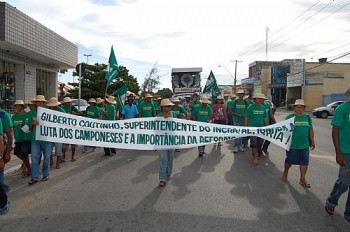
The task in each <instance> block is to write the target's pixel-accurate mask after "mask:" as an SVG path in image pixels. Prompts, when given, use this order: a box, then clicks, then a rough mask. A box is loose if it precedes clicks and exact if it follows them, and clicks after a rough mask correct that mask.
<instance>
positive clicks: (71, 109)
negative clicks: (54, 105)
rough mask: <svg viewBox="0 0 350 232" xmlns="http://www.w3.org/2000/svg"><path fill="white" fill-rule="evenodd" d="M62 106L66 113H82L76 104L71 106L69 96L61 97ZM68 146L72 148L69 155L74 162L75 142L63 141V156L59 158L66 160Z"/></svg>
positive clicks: (62, 160)
mask: <svg viewBox="0 0 350 232" xmlns="http://www.w3.org/2000/svg"><path fill="white" fill-rule="evenodd" d="M62 104H63V106H62V107H61V108H62V109H63V110H64V111H65V112H66V113H67V114H73V115H83V113H82V112H81V111H80V110H79V109H78V108H77V107H76V106H72V99H70V97H65V98H64V99H63V102H62ZM69 146H70V147H71V150H72V156H71V161H72V162H75V161H77V160H76V159H75V150H76V148H77V147H78V145H76V144H67V143H64V144H63V145H62V152H63V156H62V159H61V162H65V161H66V153H67V151H68V148H69Z"/></svg>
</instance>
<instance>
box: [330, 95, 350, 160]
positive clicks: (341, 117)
mask: <svg viewBox="0 0 350 232" xmlns="http://www.w3.org/2000/svg"><path fill="white" fill-rule="evenodd" d="M331 124H332V126H337V127H339V145H340V151H341V153H342V154H343V155H350V143H349V138H350V102H345V103H343V104H341V105H340V106H338V107H337V108H336V109H335V112H334V117H333V119H332V123H331Z"/></svg>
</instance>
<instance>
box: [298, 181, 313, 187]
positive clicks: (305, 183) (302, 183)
mask: <svg viewBox="0 0 350 232" xmlns="http://www.w3.org/2000/svg"><path fill="white" fill-rule="evenodd" d="M299 184H300V185H301V186H303V187H304V188H311V185H310V183H308V182H302V181H300V182H299Z"/></svg>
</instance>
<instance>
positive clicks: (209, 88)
mask: <svg viewBox="0 0 350 232" xmlns="http://www.w3.org/2000/svg"><path fill="white" fill-rule="evenodd" d="M206 93H211V95H212V96H213V97H217V96H219V95H220V89H219V87H218V84H217V82H216V79H215V76H214V73H213V71H210V74H209V77H208V79H207V83H205V86H204V89H203V94H206Z"/></svg>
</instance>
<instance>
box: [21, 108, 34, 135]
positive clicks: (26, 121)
mask: <svg viewBox="0 0 350 232" xmlns="http://www.w3.org/2000/svg"><path fill="white" fill-rule="evenodd" d="M35 118H36V110H31V111H29V112H27V113H26V114H25V119H24V124H25V125H27V126H29V125H30V124H31V123H32V122H33V120H34V119H35ZM34 128H35V127H34ZM33 130H34V129H33ZM23 140H26V141H30V140H33V131H31V132H28V133H24V136H23Z"/></svg>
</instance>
